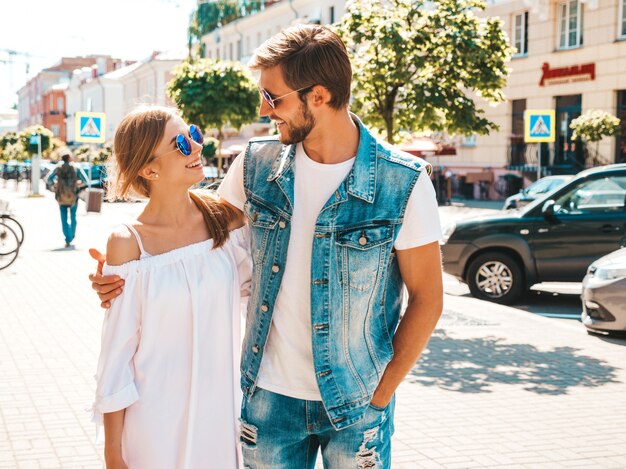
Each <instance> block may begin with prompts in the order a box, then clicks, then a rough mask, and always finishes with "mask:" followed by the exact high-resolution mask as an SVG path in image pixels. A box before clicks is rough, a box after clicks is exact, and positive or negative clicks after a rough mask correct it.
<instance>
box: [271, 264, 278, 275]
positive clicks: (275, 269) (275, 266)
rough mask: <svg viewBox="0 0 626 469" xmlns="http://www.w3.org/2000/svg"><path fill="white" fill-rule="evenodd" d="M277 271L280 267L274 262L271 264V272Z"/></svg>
mask: <svg viewBox="0 0 626 469" xmlns="http://www.w3.org/2000/svg"><path fill="white" fill-rule="evenodd" d="M279 271H280V267H279V266H277V265H276V264H274V265H273V266H272V272H274V273H275V274H276V273H278V272H279Z"/></svg>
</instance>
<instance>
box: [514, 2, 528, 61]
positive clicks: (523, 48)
mask: <svg viewBox="0 0 626 469" xmlns="http://www.w3.org/2000/svg"><path fill="white" fill-rule="evenodd" d="M513 46H514V47H515V48H516V49H517V52H516V53H515V55H516V56H517V57H521V56H525V55H528V12H527V11H525V12H524V13H520V14H519V15H515V17H514V19H513Z"/></svg>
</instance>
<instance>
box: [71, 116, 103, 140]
mask: <svg viewBox="0 0 626 469" xmlns="http://www.w3.org/2000/svg"><path fill="white" fill-rule="evenodd" d="M105 129H106V115H105V114H104V113H102V112H77V113H76V137H75V140H76V141H77V142H85V143H104V141H105Z"/></svg>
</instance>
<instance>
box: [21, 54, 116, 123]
mask: <svg viewBox="0 0 626 469" xmlns="http://www.w3.org/2000/svg"><path fill="white" fill-rule="evenodd" d="M120 65H121V61H120V60H119V59H113V58H111V57H110V56H95V55H93V56H87V57H63V58H62V59H61V60H60V61H59V63H57V64H56V65H54V66H52V67H49V68H46V69H44V70H42V71H40V72H39V73H38V74H37V75H35V76H34V77H33V78H31V79H30V80H29V81H28V82H27V83H26V84H25V85H24V86H23V87H22V88H20V89H19V90H18V92H17V95H18V103H17V109H18V128H19V130H22V129H24V128H25V127H28V126H31V125H35V124H41V125H45V124H44V117H45V116H46V117H47V118H48V119H50V118H52V116H54V115H56V114H50V113H49V112H48V114H46V109H48V111H51V110H52V107H51V106H50V105H49V101H46V100H45V99H44V95H46V94H47V97H48V100H49V99H50V96H49V94H48V92H49V91H50V90H51V89H52V88H53V87H54V86H55V85H60V84H61V85H62V84H67V83H68V82H69V80H70V77H71V76H72V72H73V71H74V70H75V69H77V68H81V67H95V69H96V70H97V73H101V74H102V73H107V72H110V71H112V70H115V69H116V68H118V67H119V66H120ZM57 103H58V101H57ZM56 110H57V109H56V106H55V107H54V111H56ZM52 120H53V121H54V122H56V117H54V118H52ZM55 125H56V124H55ZM60 133H61V132H60V131H59V134H60Z"/></svg>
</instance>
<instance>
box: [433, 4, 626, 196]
mask: <svg viewBox="0 0 626 469" xmlns="http://www.w3.org/2000/svg"><path fill="white" fill-rule="evenodd" d="M485 14H486V15H489V16H498V17H500V18H501V19H502V20H503V22H504V28H505V30H506V32H507V34H508V36H509V38H510V41H511V44H512V45H513V46H514V47H515V48H516V52H515V55H514V57H513V59H512V60H511V63H510V68H511V74H510V77H509V79H508V84H507V87H506V89H505V95H506V97H507V101H506V102H504V103H502V104H499V105H497V106H495V107H490V106H483V107H484V108H485V111H486V117H487V118H489V119H490V120H492V121H494V122H496V123H497V124H498V125H499V126H500V131H498V132H493V133H492V134H491V135H488V136H476V137H474V138H469V139H459V140H458V148H457V155H456V156H454V157H442V158H440V164H441V165H443V166H445V167H446V168H448V169H449V170H451V171H453V172H454V173H456V174H457V175H467V174H471V173H476V172H483V173H485V169H487V171H490V172H492V174H491V176H490V178H491V180H495V179H496V178H497V177H498V176H499V175H502V174H503V173H515V174H519V175H522V176H524V177H526V178H527V182H528V180H532V179H534V178H535V177H536V169H537V150H539V154H540V158H541V159H540V163H541V166H542V168H543V170H542V173H541V174H542V175H545V174H558V173H572V174H573V173H576V172H578V171H580V170H581V169H583V168H585V167H586V166H590V165H593V164H602V163H604V164H608V163H614V162H626V0H499V1H492V2H491V3H490V4H489V7H488V8H487V10H486V12H485ZM534 109H537V110H543V109H548V110H554V111H555V116H556V141H555V143H544V144H541V146H540V147H539V149H538V148H537V145H538V144H525V143H524V111H525V110H534ZM592 109H600V110H603V111H606V112H609V113H611V114H613V115H616V116H617V117H619V118H621V119H622V133H621V136H618V137H617V138H616V137H610V138H609V137H607V138H605V139H604V140H603V141H602V142H601V143H600V146H599V154H600V155H601V157H602V158H601V160H600V161H591V160H590V158H589V156H588V154H587V153H586V152H585V149H584V146H583V145H581V142H580V141H578V142H577V141H574V140H573V139H572V130H571V129H570V127H569V126H570V124H571V122H572V120H573V119H575V118H576V117H578V116H580V115H581V113H584V112H586V111H588V110H592ZM470 178H471V176H470ZM497 195H498V194H495V193H494V192H493V191H492V193H491V196H497ZM500 195H501V194H500Z"/></svg>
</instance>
